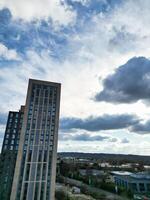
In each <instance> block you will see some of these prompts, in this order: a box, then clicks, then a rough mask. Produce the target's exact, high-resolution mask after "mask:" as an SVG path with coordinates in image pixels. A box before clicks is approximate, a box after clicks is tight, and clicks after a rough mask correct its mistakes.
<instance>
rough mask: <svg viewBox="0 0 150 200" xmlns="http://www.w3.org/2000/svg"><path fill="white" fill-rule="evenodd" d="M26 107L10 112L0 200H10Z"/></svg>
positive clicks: (1, 166) (1, 161) (0, 169)
mask: <svg viewBox="0 0 150 200" xmlns="http://www.w3.org/2000/svg"><path fill="white" fill-rule="evenodd" d="M23 112H24V107H23V106H22V107H21V109H20V111H19V112H13V111H10V112H9V115H8V119H7V125H6V130H5V135H4V140H3V145H2V152H1V158H0V199H3V200H9V199H10V193H11V187H12V181H13V176H14V169H15V164H16V158H17V152H18V146H19V139H20V132H21V127H22V121H23Z"/></svg>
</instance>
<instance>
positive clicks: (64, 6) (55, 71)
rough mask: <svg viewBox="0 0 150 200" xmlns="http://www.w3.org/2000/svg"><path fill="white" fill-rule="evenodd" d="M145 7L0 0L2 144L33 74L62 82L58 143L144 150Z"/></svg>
mask: <svg viewBox="0 0 150 200" xmlns="http://www.w3.org/2000/svg"><path fill="white" fill-rule="evenodd" d="M149 10H150V2H149V0H137V1H134V0H43V1H40V0H26V1H22V0H14V1H13V3H12V1H11V0H7V1H6V0H1V2H0V91H1V98H0V144H2V140H3V135H4V131H5V125H6V118H7V114H8V111H9V110H18V109H19V106H20V105H21V104H24V102H25V97H26V89H27V84H28V79H29V78H37V79H44V80H49V81H55V82H61V83H62V96H61V115H60V131H59V151H79V152H89V151H90V152H107V153H126V154H127V153H130V154H131V153H132V154H145V155H149V154H150V103H149V101H150V56H149V55H150V48H149V43H150V24H149V21H150V13H149ZM137 144H138V145H137ZM137 146H138V147H137Z"/></svg>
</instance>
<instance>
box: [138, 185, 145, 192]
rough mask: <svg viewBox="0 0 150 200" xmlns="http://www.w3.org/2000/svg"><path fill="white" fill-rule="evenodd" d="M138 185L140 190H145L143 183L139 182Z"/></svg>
mask: <svg viewBox="0 0 150 200" xmlns="http://www.w3.org/2000/svg"><path fill="white" fill-rule="evenodd" d="M139 187H140V191H141V192H143V191H145V186H144V183H139Z"/></svg>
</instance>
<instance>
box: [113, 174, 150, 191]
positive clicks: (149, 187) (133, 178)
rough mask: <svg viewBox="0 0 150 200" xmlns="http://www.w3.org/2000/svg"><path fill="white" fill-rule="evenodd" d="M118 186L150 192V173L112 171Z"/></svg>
mask: <svg viewBox="0 0 150 200" xmlns="http://www.w3.org/2000/svg"><path fill="white" fill-rule="evenodd" d="M111 174H112V175H113V176H114V180H115V183H116V185H117V186H121V187H124V188H126V189H127V190H129V189H130V190H131V191H132V192H134V193H150V174H149V173H146V172H140V173H131V172H111Z"/></svg>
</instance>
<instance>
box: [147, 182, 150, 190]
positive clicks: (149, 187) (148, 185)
mask: <svg viewBox="0 0 150 200" xmlns="http://www.w3.org/2000/svg"><path fill="white" fill-rule="evenodd" d="M147 190H148V191H150V183H148V184H147Z"/></svg>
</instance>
